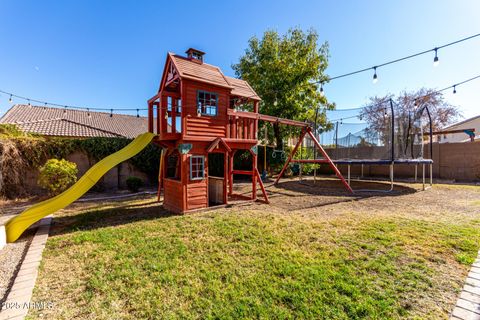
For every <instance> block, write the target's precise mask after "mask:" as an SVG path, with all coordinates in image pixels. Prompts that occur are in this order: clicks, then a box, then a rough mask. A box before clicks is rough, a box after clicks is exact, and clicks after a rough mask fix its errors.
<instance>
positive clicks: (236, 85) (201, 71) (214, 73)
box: [168, 53, 261, 100]
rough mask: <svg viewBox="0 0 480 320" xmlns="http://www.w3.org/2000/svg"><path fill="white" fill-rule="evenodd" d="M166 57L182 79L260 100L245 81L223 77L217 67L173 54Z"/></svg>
mask: <svg viewBox="0 0 480 320" xmlns="http://www.w3.org/2000/svg"><path fill="white" fill-rule="evenodd" d="M168 55H169V57H170V58H171V59H172V61H173V64H174V65H175V68H176V69H177V71H178V73H179V74H180V77H182V78H187V79H191V80H195V81H200V82H204V83H208V84H213V85H216V86H220V87H224V88H229V89H232V94H233V95H237V96H241V97H246V98H252V99H255V100H261V99H260V97H259V96H258V95H257V94H256V92H255V91H254V90H253V89H252V87H250V85H249V84H248V83H247V82H246V81H244V80H241V79H236V78H232V77H228V76H225V75H224V74H223V73H222V70H220V68H219V67H216V66H212V65H211V64H208V63H205V62H197V61H193V60H191V59H189V58H186V57H182V56H179V55H176V54H174V53H169V54H168Z"/></svg>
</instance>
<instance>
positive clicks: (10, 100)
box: [8, 95, 13, 103]
mask: <svg viewBox="0 0 480 320" xmlns="http://www.w3.org/2000/svg"><path fill="white" fill-rule="evenodd" d="M8 102H10V103H12V102H13V98H12V95H10V98H9V99H8Z"/></svg>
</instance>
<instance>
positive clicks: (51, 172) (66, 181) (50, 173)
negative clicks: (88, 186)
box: [38, 159, 78, 195]
mask: <svg viewBox="0 0 480 320" xmlns="http://www.w3.org/2000/svg"><path fill="white" fill-rule="evenodd" d="M77 173H78V169H77V165H76V164H75V163H73V162H70V161H67V160H65V159H61V160H58V159H49V160H48V161H47V162H46V163H45V164H44V165H43V166H42V167H41V168H40V175H39V177H38V184H39V186H40V187H42V188H44V189H47V190H48V191H49V192H50V194H52V195H56V194H59V193H61V192H62V191H64V190H66V189H67V188H68V187H70V186H71V185H72V184H74V183H75V182H76V181H77Z"/></svg>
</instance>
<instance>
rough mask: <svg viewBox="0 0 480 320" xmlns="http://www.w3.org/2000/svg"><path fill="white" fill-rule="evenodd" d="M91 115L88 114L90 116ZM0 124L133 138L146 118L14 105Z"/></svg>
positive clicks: (62, 133)
mask: <svg viewBox="0 0 480 320" xmlns="http://www.w3.org/2000/svg"><path fill="white" fill-rule="evenodd" d="M89 114H90V116H89ZM0 123H8V124H15V125H17V126H18V127H19V128H20V129H22V130H23V131H25V132H31V133H38V134H42V135H47V136H65V137H125V138H135V137H136V136H138V135H139V134H141V133H144V132H147V131H148V121H147V118H146V117H138V118H137V117H136V116H131V115H124V114H113V117H110V113H106V112H94V111H90V112H87V111H83V110H72V109H67V112H65V110H64V109H59V108H50V107H39V106H28V105H21V104H17V105H14V106H13V107H12V108H10V110H8V111H7V112H6V113H5V114H4V115H3V117H2V118H0Z"/></svg>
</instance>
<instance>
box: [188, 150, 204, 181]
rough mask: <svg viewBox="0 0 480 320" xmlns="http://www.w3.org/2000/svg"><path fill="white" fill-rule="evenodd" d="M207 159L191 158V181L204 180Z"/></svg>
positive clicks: (202, 157) (200, 157) (201, 157)
mask: <svg viewBox="0 0 480 320" xmlns="http://www.w3.org/2000/svg"><path fill="white" fill-rule="evenodd" d="M204 172H205V157H204V156H191V157H190V180H202V179H203V178H204V177H205V175H204Z"/></svg>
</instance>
